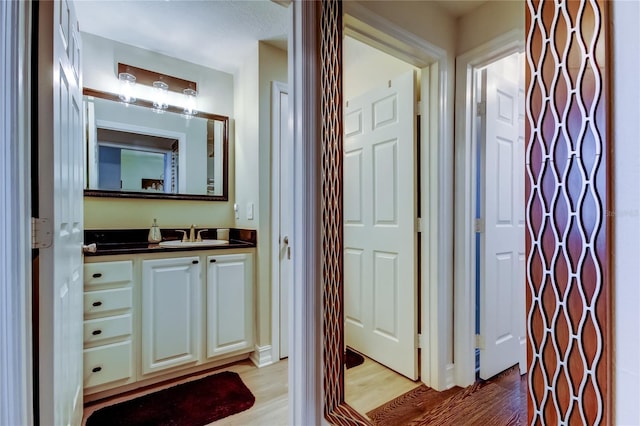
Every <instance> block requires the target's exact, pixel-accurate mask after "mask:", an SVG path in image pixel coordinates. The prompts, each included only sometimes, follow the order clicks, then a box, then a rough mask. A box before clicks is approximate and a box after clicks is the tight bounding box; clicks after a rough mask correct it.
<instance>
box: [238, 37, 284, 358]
mask: <svg viewBox="0 0 640 426" xmlns="http://www.w3.org/2000/svg"><path fill="white" fill-rule="evenodd" d="M272 81H279V82H284V83H286V82H287V53H286V52H285V51H283V50H281V49H278V48H276V47H273V46H271V45H269V44H267V43H263V42H260V43H258V44H257V45H256V50H255V51H254V52H253V53H252V54H251V55H250V56H249V57H247V58H246V60H245V61H244V64H243V66H242V67H241V69H240V70H239V72H238V74H237V76H236V85H235V86H236V100H237V102H236V117H237V118H238V123H239V124H238V128H237V141H238V143H237V149H238V151H237V156H236V182H237V192H236V199H235V200H236V203H237V204H238V216H239V218H238V219H237V220H236V226H238V227H243V228H253V229H257V230H258V250H257V259H256V289H257V298H256V300H257V306H256V307H257V317H258V321H257V333H256V339H257V344H258V345H259V346H266V345H270V344H271V285H272V283H271V214H270V213H271V211H270V209H271V202H270V200H271V82H272ZM249 203H253V205H254V213H253V215H254V217H253V219H249V218H248V217H247V205H248V204H249Z"/></svg>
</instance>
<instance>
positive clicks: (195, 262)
mask: <svg viewBox="0 0 640 426" xmlns="http://www.w3.org/2000/svg"><path fill="white" fill-rule="evenodd" d="M191 263H193V264H194V265H197V264H198V263H199V262H198V261H197V260H192V261H191Z"/></svg>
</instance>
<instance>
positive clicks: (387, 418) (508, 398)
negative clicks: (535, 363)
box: [367, 366, 527, 426]
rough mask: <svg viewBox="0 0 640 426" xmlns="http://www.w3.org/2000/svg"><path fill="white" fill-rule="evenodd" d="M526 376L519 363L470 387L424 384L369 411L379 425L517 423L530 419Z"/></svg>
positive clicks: (494, 425) (507, 425)
mask: <svg viewBox="0 0 640 426" xmlns="http://www.w3.org/2000/svg"><path fill="white" fill-rule="evenodd" d="M526 395H527V393H526V376H521V375H520V371H519V369H518V366H515V367H512V368H510V369H509V370H507V371H505V372H504V373H501V374H499V375H497V376H495V377H493V378H491V379H489V380H486V381H483V380H480V381H478V382H476V383H475V384H474V385H473V386H469V387H467V388H464V389H463V388H459V387H454V388H452V389H449V390H447V391H444V392H436V391H434V390H433V389H430V388H428V387H426V386H424V385H421V386H420V387H418V388H416V389H414V390H412V391H410V392H408V393H406V394H405V395H403V396H401V397H400V398H397V399H396V400H394V401H390V402H389V403H387V404H385V405H384V406H382V407H379V408H377V409H375V410H372V411H370V412H369V413H367V415H368V417H369V418H370V419H371V420H372V421H373V424H374V425H376V426H378V425H379V426H396V425H434V426H458V425H465V426H474V425H478V426H480V425H492V426H517V425H525V424H526V422H527V396H526Z"/></svg>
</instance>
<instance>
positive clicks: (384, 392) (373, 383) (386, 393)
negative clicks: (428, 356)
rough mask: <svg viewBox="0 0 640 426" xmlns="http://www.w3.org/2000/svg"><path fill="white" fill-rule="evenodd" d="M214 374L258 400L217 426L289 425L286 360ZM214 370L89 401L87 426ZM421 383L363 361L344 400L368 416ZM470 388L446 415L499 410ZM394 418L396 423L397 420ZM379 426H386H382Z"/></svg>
mask: <svg viewBox="0 0 640 426" xmlns="http://www.w3.org/2000/svg"><path fill="white" fill-rule="evenodd" d="M214 371H234V372H236V373H238V374H239V375H240V377H241V378H242V380H243V381H244V383H245V384H246V385H247V387H248V388H249V389H250V390H251V392H252V393H253V394H254V396H255V397H256V401H255V404H254V405H253V407H251V408H250V409H248V410H246V411H243V412H241V413H238V414H235V415H232V416H229V417H227V418H224V419H221V420H218V421H216V422H214V424H215V425H216V426H219V425H238V426H253V425H265V426H280V425H287V424H288V420H289V404H288V362H287V360H282V361H280V362H278V363H275V364H272V365H270V366H267V367H263V368H257V367H255V366H254V365H253V363H251V361H249V360H244V361H240V362H237V363H234V364H231V365H227V366H223V367H220V368H218V369H216V370H214ZM214 371H211V370H209V371H207V372H205V373H202V374H199V375H194V376H190V377H188V378H187V379H181V380H176V381H172V382H170V383H165V384H163V385H162V386H154V387H153V388H149V389H145V390H141V391H134V392H130V393H128V394H126V395H124V396H119V397H113V398H110V399H108V400H103V401H98V402H94V403H90V404H89V405H87V406H86V407H85V410H84V419H83V425H84V422H86V418H87V417H88V416H89V415H90V414H91V413H92V412H93V411H95V410H97V409H99V408H102V407H104V406H107V405H112V404H114V403H117V402H120V401H123V400H127V399H132V398H135V397H137V396H140V395H144V394H147V393H150V392H153V391H157V390H160V389H163V388H166V387H170V386H175V385H177V384H179V383H183V382H185V381H189V380H195V379H197V378H199V377H201V376H204V375H209V374H212V373H213V372H214ZM420 385H421V384H420V382H413V381H411V380H409V379H407V378H405V377H404V376H401V375H399V374H397V373H395V372H393V371H391V370H389V369H387V368H386V367H384V366H382V365H380V364H378V363H377V362H375V361H372V360H371V359H369V358H366V357H365V361H364V363H363V364H361V365H359V366H356V367H353V368H351V369H348V370H346V374H345V399H346V401H347V403H348V404H349V405H351V406H352V407H353V408H355V409H356V410H357V411H358V412H360V413H362V414H363V415H365V416H366V413H368V412H371V411H372V410H374V409H375V408H377V407H380V406H381V405H383V404H385V403H386V402H388V401H391V400H393V399H395V398H397V397H399V396H401V395H404V394H405V393H407V392H409V391H411V390H414V389H416V390H418V389H417V388H419V387H420ZM482 388H483V389H484V386H482ZM458 389H459V388H458ZM491 389H492V388H488V389H487V390H491ZM472 390H473V389H472V388H467V389H465V391H466V392H453V393H456V395H455V397H453V396H454V395H452V394H450V392H449V391H447V392H445V393H437V394H440V396H441V397H442V399H443V400H446V402H447V403H446V404H443V407H444V406H446V410H445V411H446V412H452V410H453V412H457V411H458V409H457V408H456V405H458V404H460V408H462V407H464V406H468V407H475V408H474V410H475V411H476V413H475V414H476V415H478V413H480V414H482V412H487V411H491V410H492V409H494V408H495V407H493V408H492V407H490V406H489V405H484V404H483V403H482V401H475V399H476V396H480V395H482V394H483V392H477V393H476V392H475V391H472ZM451 391H453V390H451ZM432 392H433V391H432ZM471 394H473V397H470V395H471ZM462 396H464V397H462ZM439 402H441V401H439ZM485 404H486V402H485ZM524 410H525V415H526V406H525V407H524ZM437 411H440V410H437ZM398 414H400V413H398ZM400 417H402V416H400ZM388 419H389V417H387V420H388ZM395 419H396V420H398V418H397V417H396V418H395ZM380 423H381V424H384V422H380ZM390 424H394V425H395V424H398V425H400V424H402V421H401V422H400V423H398V422H395V421H394V418H393V417H392V423H390ZM426 424H428V423H426ZM434 424H438V423H434ZM442 424H456V423H442ZM485 424H486V423H485ZM505 424H514V425H515V424H519V423H516V422H514V423H505ZM496 425H497V424H496Z"/></svg>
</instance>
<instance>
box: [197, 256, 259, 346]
mask: <svg viewBox="0 0 640 426" xmlns="http://www.w3.org/2000/svg"><path fill="white" fill-rule="evenodd" d="M253 310H254V309H253V255H252V254H251V253H244V254H229V255H220V256H209V257H208V258H207V325H206V327H207V357H214V356H217V355H221V354H225V353H230V352H236V351H240V350H242V349H253V318H254V315H253Z"/></svg>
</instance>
